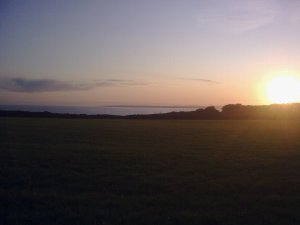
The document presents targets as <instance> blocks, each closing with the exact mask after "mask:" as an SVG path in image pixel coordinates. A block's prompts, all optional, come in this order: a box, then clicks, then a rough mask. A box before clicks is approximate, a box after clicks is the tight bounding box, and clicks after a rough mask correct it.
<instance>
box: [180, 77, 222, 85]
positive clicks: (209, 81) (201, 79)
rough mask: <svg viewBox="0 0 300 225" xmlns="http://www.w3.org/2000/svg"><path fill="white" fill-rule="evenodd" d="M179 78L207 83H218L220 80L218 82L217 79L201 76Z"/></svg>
mask: <svg viewBox="0 0 300 225" xmlns="http://www.w3.org/2000/svg"><path fill="white" fill-rule="evenodd" d="M180 79H181V80H191V81H198V82H203V83H209V84H220V82H218V81H214V80H209V79H203V78H180Z"/></svg>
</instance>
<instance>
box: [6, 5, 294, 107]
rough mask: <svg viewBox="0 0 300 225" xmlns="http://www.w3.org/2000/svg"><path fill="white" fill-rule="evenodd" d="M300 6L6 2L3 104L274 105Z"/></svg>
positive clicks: (288, 68) (287, 69) (290, 60)
mask: <svg viewBox="0 0 300 225" xmlns="http://www.w3.org/2000/svg"><path fill="white" fill-rule="evenodd" d="M299 40H300V1H299V0H285V1H282V0H239V1H236V0H209V1H207V0H184V1H183V0H151V1H149V0H97V1H96V0H81V1H79V0H26V1H23V0H1V1H0V104H22V105H26V104H31V105H78V106H96V105H120V104H122V105H172V106H173V105H180V106H187V105H201V106H203V105H218V106H219V105H225V104H229V103H241V104H265V103H267V102H266V99H265V97H264V95H265V93H264V87H263V86H264V82H266V80H268V79H270V77H272V76H275V74H279V73H293V74H294V75H296V76H300V44H299Z"/></svg>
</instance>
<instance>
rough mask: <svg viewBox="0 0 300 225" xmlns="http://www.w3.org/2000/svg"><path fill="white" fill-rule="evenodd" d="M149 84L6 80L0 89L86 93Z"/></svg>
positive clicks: (113, 80)
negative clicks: (106, 88) (107, 88)
mask: <svg viewBox="0 0 300 225" xmlns="http://www.w3.org/2000/svg"><path fill="white" fill-rule="evenodd" d="M147 84H149V83H147V82H137V81H133V80H118V79H108V80H102V81H100V80H98V81H94V82H89V83H76V82H67V81H59V80H53V79H25V78H4V79H1V80H0V89H2V90H5V91H10V92H26V93H36V92H37V93H39V92H55V91H84V90H90V89H93V88H96V87H110V86H132V85H147Z"/></svg>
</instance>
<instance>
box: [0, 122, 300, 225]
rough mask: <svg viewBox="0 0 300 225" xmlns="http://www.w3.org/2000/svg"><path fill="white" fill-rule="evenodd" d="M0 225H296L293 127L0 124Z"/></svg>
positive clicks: (299, 202)
mask: <svg viewBox="0 0 300 225" xmlns="http://www.w3.org/2000/svg"><path fill="white" fill-rule="evenodd" d="M0 132H1V136H0V138H1V139H0V143H1V145H0V147H1V150H0V224H1V225H31V224H32V225H35V224H36V225H44V224H47V225H48V224H49V225H50V224H60V225H64V224H72V225H76V224H80V225H89V224H103V225H113V224H126V225H127V224H128V225H131V224H132V225H134V224H136V225H143V224H149V225H150V224H151V225H156V224H157V225H160V224H161V225H165V224H203V225H210V224H220V225H222V224H223V225H229V224H232V225H235V224H243V225H250V224H251V225H254V224H255V225H261V224H266V225H272V224H278V225H290V224H300V121H151V120H149V121H139V120H136V121H135V120H67V119H25V118H24V119H23V118H0Z"/></svg>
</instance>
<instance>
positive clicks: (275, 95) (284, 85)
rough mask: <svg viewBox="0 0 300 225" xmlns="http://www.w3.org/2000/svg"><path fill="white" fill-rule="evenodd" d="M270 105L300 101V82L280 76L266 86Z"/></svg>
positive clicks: (293, 78)
mask: <svg viewBox="0 0 300 225" xmlns="http://www.w3.org/2000/svg"><path fill="white" fill-rule="evenodd" d="M266 94H267V98H268V100H269V101H270V103H279V104H282V103H294V102H298V101H299V100H300V80H299V79H296V78H295V77H292V76H278V77H275V78H273V79H272V80H271V81H270V82H269V83H268V84H267V86H266Z"/></svg>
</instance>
